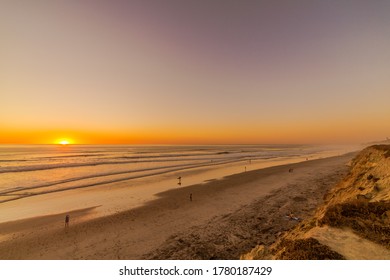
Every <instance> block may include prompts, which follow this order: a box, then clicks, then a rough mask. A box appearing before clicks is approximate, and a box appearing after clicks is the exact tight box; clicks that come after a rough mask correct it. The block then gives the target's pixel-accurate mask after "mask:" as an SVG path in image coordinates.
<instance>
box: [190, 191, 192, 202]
mask: <svg viewBox="0 0 390 280" xmlns="http://www.w3.org/2000/svg"><path fill="white" fill-rule="evenodd" d="M190 201H192V193H190Z"/></svg>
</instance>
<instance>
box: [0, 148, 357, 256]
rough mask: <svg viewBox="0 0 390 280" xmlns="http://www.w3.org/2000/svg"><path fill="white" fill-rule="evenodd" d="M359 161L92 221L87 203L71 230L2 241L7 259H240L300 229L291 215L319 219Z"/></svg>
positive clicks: (303, 166)
mask: <svg viewBox="0 0 390 280" xmlns="http://www.w3.org/2000/svg"><path fill="white" fill-rule="evenodd" d="M352 157H353V154H347V155H343V156H338V157H331V158H325V159H318V160H311V161H305V162H301V163H295V164H288V165H282V166H275V167H270V168H264V169H260V170H253V171H248V172H243V173H240V174H235V175H231V176H228V177H225V178H223V179H221V180H213V181H210V182H208V183H205V184H199V185H192V186H188V187H183V188H178V189H173V190H169V191H165V192H161V193H159V194H158V199H156V200H153V201H150V202H148V203H146V204H144V205H143V206H140V207H138V208H134V209H132V210H129V211H124V212H119V213H117V214H114V215H108V216H104V217H99V218H96V219H92V220H91V219H89V218H88V219H87V218H85V217H88V215H89V213H90V212H91V211H92V212H93V211H94V209H93V208H90V207H83V205H80V207H79V209H78V210H76V209H75V210H74V211H75V212H73V213H70V215H71V221H70V227H69V229H67V230H65V228H64V217H65V215H66V214H67V213H57V214H55V215H48V216H38V217H32V218H28V219H23V220H18V221H10V222H7V223H1V224H0V235H3V236H4V235H7V238H6V239H3V241H2V242H0V258H1V259H150V258H156V259H169V258H173V259H212V258H215V259H235V258H239V256H240V254H241V253H243V252H246V251H248V249H250V248H252V247H254V246H255V245H257V244H258V242H259V240H263V241H262V242H264V243H269V242H272V241H273V240H274V239H275V237H276V236H277V235H279V234H280V233H281V232H282V231H284V230H287V229H289V228H291V227H292V226H294V225H295V223H296V222H295V221H293V220H289V219H288V218H286V215H287V214H288V213H290V212H292V213H294V215H295V216H297V217H300V218H305V217H306V216H308V215H309V214H310V213H312V211H314V209H315V208H316V207H317V205H318V204H319V203H320V202H322V198H323V195H324V194H325V193H326V192H327V191H328V190H329V189H330V188H331V187H332V186H333V185H334V184H335V183H336V182H337V181H338V180H340V179H341V177H342V176H343V175H344V174H345V173H346V172H347V170H348V168H347V167H346V165H345V164H346V163H347V162H348V161H349V160H350V159H352ZM290 168H293V172H289V169H290ZM89 191H90V192H93V190H89ZM190 194H192V201H191V200H190ZM123 199H124V200H125V199H126V197H124V198H123Z"/></svg>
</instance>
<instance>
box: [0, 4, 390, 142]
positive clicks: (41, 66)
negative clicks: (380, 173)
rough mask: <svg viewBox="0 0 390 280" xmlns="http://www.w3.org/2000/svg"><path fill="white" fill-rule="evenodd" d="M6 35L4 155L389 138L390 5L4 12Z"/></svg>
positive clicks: (14, 7)
mask: <svg viewBox="0 0 390 280" xmlns="http://www.w3.org/2000/svg"><path fill="white" fill-rule="evenodd" d="M0 34H1V37H2V38H3V39H2V41H3V42H2V45H1V48H0V51H1V52H0V54H1V59H2V63H1V65H0V74H1V76H0V128H1V129H2V130H3V131H5V133H4V134H5V135H7V136H6V137H5V138H4V139H5V140H3V142H4V143H8V142H20V141H14V140H12V139H15V138H16V137H23V131H27V130H28V131H32V132H33V131H52V132H53V131H56V133H60V132H61V131H63V132H64V133H71V132H72V133H76V132H77V133H79V135H82V134H83V133H84V134H86V135H87V134H88V133H89V134H91V135H92V134H94V135H98V134H99V133H103V134H107V133H112V134H113V135H114V134H115V135H116V136H115V137H117V138H116V140H113V141H112V142H132V139H135V138H137V139H145V142H148V143H151V142H156V143H159V142H161V141H162V142H172V143H187V142H188V143H190V142H197V141H198V142H199V143H208V142H210V143H222V142H223V143H264V142H268V143H269V142H310V141H313V142H316V141H317V142H318V141H325V142H326V141H330V142H333V141H336V142H338V141H366V140H371V139H381V138H384V137H386V136H389V135H388V134H389V129H390V113H388V112H389V110H388V104H389V103H390V79H389V74H390V52H389V50H390V1H385V0H383V1H375V0H374V1H368V0H367V1H360V0H356V1H342V0H338V1H331V0H330V1H315V0H310V1H309V0H308V1H293V0H291V1H226V0H219V1H183V0H182V1H179V0H177V1H114V0H113V1H82V0H81V1H49V0H47V1H27V0H25V1H1V3H0ZM77 133H76V134H77ZM163 134H166V135H163ZM140 135H143V137H141V136H140ZM169 135H170V136H169ZM65 136H66V135H65ZM26 137H27V136H26ZM113 137H114V136H113ZM115 137H114V138H115ZM132 137H133V138H132ZM148 137H149V138H148ZM79 138H80V139H81V138H82V136H80V137H79ZM84 138H88V137H87V136H85V137H84ZM114 138H113V139H114ZM88 139H90V138H88ZM120 139H122V140H120ZM153 139H154V140H153ZM159 139H160V140H161V141H160V140H159ZM169 139H170V140H169ZM36 141H38V140H31V141H30V142H36ZM42 141H43V140H42ZM140 141H141V140H140ZM27 142H29V141H28V140H27ZM38 142H39V141H38ZM80 142H83V141H80ZM84 142H88V141H84ZM89 142H99V141H98V140H96V141H91V140H90V141H89ZM101 142H110V141H108V140H104V141H103V140H102V141H101ZM141 142H142V141H141Z"/></svg>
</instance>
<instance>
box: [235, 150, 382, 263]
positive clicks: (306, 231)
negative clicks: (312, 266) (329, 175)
mask: <svg viewBox="0 0 390 280" xmlns="http://www.w3.org/2000/svg"><path fill="white" fill-rule="evenodd" d="M350 165H351V166H350V171H349V173H348V174H347V175H346V176H345V178H344V179H343V180H342V181H341V182H340V183H338V184H337V185H336V186H335V187H334V188H333V189H331V191H330V192H329V193H327V194H326V195H325V196H324V203H323V204H322V205H321V206H320V207H318V208H317V210H316V211H315V213H314V215H313V216H312V217H311V218H309V219H305V220H304V221H302V222H300V223H298V224H297V225H296V227H294V228H293V229H292V230H290V231H288V232H285V233H284V234H282V235H281V236H280V238H278V240H277V241H276V242H275V243H273V244H272V245H271V246H264V245H261V246H257V247H255V248H254V249H252V251H251V252H249V253H247V254H244V255H242V256H241V259H390V145H374V146H370V147H368V148H365V149H364V150H362V151H361V152H360V153H359V154H358V155H357V156H356V157H355V158H354V159H353V160H352V161H351V163H350Z"/></svg>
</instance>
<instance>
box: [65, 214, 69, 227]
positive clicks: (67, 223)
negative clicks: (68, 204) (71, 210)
mask: <svg viewBox="0 0 390 280" xmlns="http://www.w3.org/2000/svg"><path fill="white" fill-rule="evenodd" d="M69 220H70V216H69V215H66V216H65V228H68V227H69Z"/></svg>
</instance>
